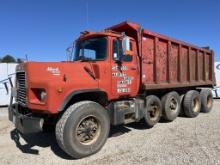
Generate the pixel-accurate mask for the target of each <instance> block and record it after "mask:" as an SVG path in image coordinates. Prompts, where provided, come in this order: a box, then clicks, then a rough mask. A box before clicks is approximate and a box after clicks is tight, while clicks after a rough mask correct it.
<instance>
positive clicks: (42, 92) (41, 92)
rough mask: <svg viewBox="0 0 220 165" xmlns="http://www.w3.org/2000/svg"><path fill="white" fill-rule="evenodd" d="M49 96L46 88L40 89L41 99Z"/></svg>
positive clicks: (43, 99)
mask: <svg viewBox="0 0 220 165" xmlns="http://www.w3.org/2000/svg"><path fill="white" fill-rule="evenodd" d="M46 96H47V93H46V91H45V90H41V91H40V101H45V98H46Z"/></svg>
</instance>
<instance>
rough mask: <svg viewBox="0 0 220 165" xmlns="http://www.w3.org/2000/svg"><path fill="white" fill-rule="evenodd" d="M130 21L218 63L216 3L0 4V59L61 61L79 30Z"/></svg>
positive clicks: (83, 0)
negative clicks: (206, 52)
mask: <svg viewBox="0 0 220 165" xmlns="http://www.w3.org/2000/svg"><path fill="white" fill-rule="evenodd" d="M125 20H130V21H134V22H137V23H139V24H140V25H141V26H142V27H143V28H147V29H150V30H152V31H155V32H158V33H162V34H165V35H168V36H170V37H173V38H176V39H179V40H183V41H186V42H189V43H192V44H195V45H197V46H201V47H202V46H210V48H211V49H213V50H214V51H215V55H216V56H215V60H216V61H220V0H151V1H150V0H0V57H3V56H4V55H6V54H10V55H12V56H14V57H16V58H25V56H26V55H27V56H28V59H29V60H32V61H64V60H66V48H67V47H68V46H69V45H70V44H71V43H72V42H73V41H74V40H75V39H76V38H77V37H78V36H79V34H80V32H81V31H84V30H92V31H100V30H102V29H104V28H106V27H110V26H112V25H114V24H117V23H120V22H122V21H125Z"/></svg>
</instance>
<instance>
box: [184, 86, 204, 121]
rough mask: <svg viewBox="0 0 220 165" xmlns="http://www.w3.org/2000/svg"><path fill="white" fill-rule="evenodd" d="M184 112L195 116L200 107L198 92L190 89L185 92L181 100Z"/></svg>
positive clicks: (188, 115) (189, 115)
mask: <svg viewBox="0 0 220 165" xmlns="http://www.w3.org/2000/svg"><path fill="white" fill-rule="evenodd" d="M183 108H184V113H185V115H186V116H187V117H191V118H193V117H196V116H198V115H199V112H200V109H201V98H200V94H199V92H197V91H195V90H191V91H189V92H187V93H186V95H185V97H184V100H183Z"/></svg>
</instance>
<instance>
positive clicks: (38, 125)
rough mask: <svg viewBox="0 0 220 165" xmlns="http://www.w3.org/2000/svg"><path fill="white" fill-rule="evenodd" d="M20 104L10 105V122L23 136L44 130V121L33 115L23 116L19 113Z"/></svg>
mask: <svg viewBox="0 0 220 165" xmlns="http://www.w3.org/2000/svg"><path fill="white" fill-rule="evenodd" d="M18 107H19V105H18V104H10V105H9V108H8V116H9V120H10V121H11V122H13V123H14V124H15V127H16V128H17V129H18V131H19V132H21V133H22V134H29V133H37V132H41V131H42V129H43V123H44V119H43V118H40V117H35V116H33V114H32V113H28V114H22V113H19V112H18Z"/></svg>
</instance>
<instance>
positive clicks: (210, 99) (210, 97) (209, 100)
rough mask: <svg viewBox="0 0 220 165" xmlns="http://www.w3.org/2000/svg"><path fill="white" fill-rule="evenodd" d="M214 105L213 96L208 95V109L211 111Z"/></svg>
mask: <svg viewBox="0 0 220 165" xmlns="http://www.w3.org/2000/svg"><path fill="white" fill-rule="evenodd" d="M212 105H213V98H212V95H208V97H207V107H208V109H211V108H212Z"/></svg>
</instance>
